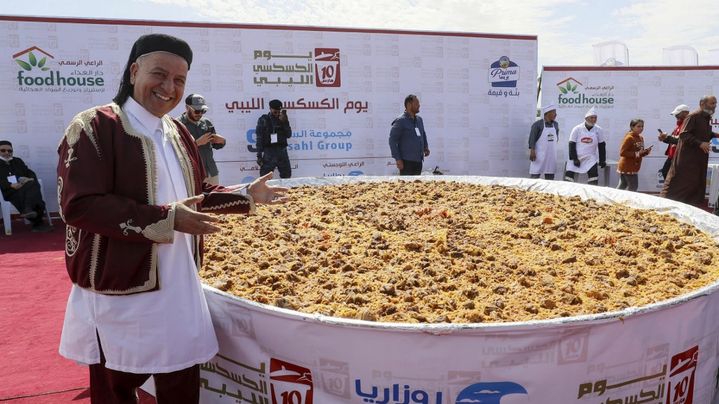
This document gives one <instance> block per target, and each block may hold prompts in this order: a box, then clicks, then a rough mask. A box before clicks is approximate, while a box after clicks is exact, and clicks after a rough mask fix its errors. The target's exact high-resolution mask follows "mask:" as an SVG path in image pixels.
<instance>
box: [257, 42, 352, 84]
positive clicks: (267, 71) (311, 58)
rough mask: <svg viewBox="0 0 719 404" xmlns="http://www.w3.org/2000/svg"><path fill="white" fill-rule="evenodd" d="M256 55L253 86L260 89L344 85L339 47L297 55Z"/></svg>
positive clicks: (262, 52) (263, 51)
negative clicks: (267, 87)
mask: <svg viewBox="0 0 719 404" xmlns="http://www.w3.org/2000/svg"><path fill="white" fill-rule="evenodd" d="M253 55H254V56H253V64H252V71H253V73H254V77H253V83H254V84H255V85H257V86H265V85H275V86H292V87H298V86H313V87H340V86H341V85H342V75H341V74H340V49H339V48H314V50H310V51H307V53H297V54H295V53H293V54H285V53H284V52H279V53H278V52H277V51H272V50H267V49H255V50H254V52H253Z"/></svg>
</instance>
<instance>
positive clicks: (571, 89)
mask: <svg viewBox="0 0 719 404" xmlns="http://www.w3.org/2000/svg"><path fill="white" fill-rule="evenodd" d="M559 91H561V92H562V94H568V93H572V94H577V85H576V84H575V85H572V83H571V82H569V81H568V82H567V85H566V86H565V87H562V86H559Z"/></svg>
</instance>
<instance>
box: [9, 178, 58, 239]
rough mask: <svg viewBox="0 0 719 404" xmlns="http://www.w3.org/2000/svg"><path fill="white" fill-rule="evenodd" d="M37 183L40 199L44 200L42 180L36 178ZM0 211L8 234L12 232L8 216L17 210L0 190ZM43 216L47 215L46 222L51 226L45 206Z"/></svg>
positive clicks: (50, 219)
mask: <svg viewBox="0 0 719 404" xmlns="http://www.w3.org/2000/svg"><path fill="white" fill-rule="evenodd" d="M37 183H38V184H39V185H40V196H42V200H43V201H45V192H44V191H43V186H42V180H41V179H38V180H37ZM0 211H2V221H3V224H4V225H5V234H6V235H8V236H9V235H11V234H12V220H11V219H10V217H11V215H12V213H13V212H17V209H15V207H14V206H13V205H12V203H10V202H8V201H6V200H5V198H3V196H2V192H0ZM17 213H20V212H17ZM45 216H46V217H47V224H48V225H49V226H52V218H51V217H50V211H49V210H47V208H46V209H45Z"/></svg>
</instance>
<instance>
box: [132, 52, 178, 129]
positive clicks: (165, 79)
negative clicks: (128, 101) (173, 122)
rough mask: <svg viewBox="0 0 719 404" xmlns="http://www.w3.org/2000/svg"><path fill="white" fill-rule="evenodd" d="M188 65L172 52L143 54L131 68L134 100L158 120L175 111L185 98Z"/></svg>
mask: <svg viewBox="0 0 719 404" xmlns="http://www.w3.org/2000/svg"><path fill="white" fill-rule="evenodd" d="M187 70H188V68H187V62H186V61H185V59H183V58H181V57H180V56H177V55H175V54H172V53H168V52H153V53H148V54H147V55H143V56H141V57H140V58H138V59H137V61H136V62H135V63H133V64H132V66H131V67H130V82H131V83H132V84H133V85H134V88H133V92H132V98H133V99H135V101H137V102H138V103H139V104H140V105H142V106H143V107H144V108H145V109H146V110H148V111H150V113H152V114H153V115H155V116H157V117H162V116H163V115H165V114H167V113H168V112H170V111H172V109H173V108H175V106H177V104H178V103H179V102H180V100H181V99H182V95H183V93H184V92H185V81H186V80H187Z"/></svg>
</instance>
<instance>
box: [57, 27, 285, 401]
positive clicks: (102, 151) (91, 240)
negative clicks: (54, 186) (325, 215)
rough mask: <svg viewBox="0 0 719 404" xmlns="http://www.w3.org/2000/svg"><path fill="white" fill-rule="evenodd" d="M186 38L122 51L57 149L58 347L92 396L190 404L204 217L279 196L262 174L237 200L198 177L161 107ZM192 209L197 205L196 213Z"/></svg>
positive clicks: (181, 62)
mask: <svg viewBox="0 0 719 404" xmlns="http://www.w3.org/2000/svg"><path fill="white" fill-rule="evenodd" d="M191 62H192V51H191V49H190V47H189V45H188V44H187V43H186V42H185V41H183V40H181V39H178V38H175V37H171V36H167V35H162V34H150V35H144V36H142V37H140V38H139V39H138V40H137V41H136V42H135V44H134V45H133V47H132V50H131V52H130V57H129V59H128V62H127V66H126V68H125V72H124V74H123V77H122V81H121V83H120V88H119V90H118V93H117V95H116V96H115V98H114V100H113V101H114V102H113V103H111V104H109V105H104V106H100V107H95V108H92V109H89V110H87V111H84V112H81V113H79V114H78V115H77V116H76V117H75V118H74V119H73V120H72V122H71V123H70V125H69V127H68V128H67V129H66V131H65V135H64V137H63V139H62V141H61V143H60V146H59V148H58V154H59V161H58V168H57V171H58V198H59V202H60V215H61V217H62V219H63V220H64V221H65V222H66V224H67V230H66V243H65V245H66V247H65V248H66V251H65V253H66V254H65V260H66V264H67V270H68V273H69V275H70V279H71V280H72V283H73V285H72V289H71V291H70V296H69V298H68V303H67V309H66V313H65V322H64V325H63V331H62V337H61V341H60V354H62V355H63V356H64V357H66V358H69V359H72V360H75V361H78V362H81V363H86V364H88V365H90V390H91V399H92V402H93V403H135V402H137V393H136V390H137V387H139V386H140V385H142V384H143V383H144V382H145V381H146V380H147V379H148V378H149V377H150V376H154V380H155V386H156V397H157V402H158V403H197V402H198V401H199V365H198V364H200V363H204V362H206V361H208V360H209V359H211V358H212V357H213V356H214V355H215V354H216V353H217V350H218V345H217V338H216V336H215V332H214V329H213V326H212V321H211V319H210V313H209V310H208V307H207V302H206V301H205V297H204V294H203V291H202V286H201V284H200V280H199V277H198V274H197V271H198V267H199V265H200V260H201V258H202V235H204V234H209V233H214V232H217V231H219V228H218V227H216V226H215V225H214V224H213V223H214V222H217V220H218V219H217V218H215V217H214V216H212V215H208V214H205V213H200V212H198V211H196V210H195V209H198V210H202V211H210V212H224V213H249V212H252V211H253V210H254V204H255V203H274V202H283V201H284V200H285V197H283V196H282V194H283V193H284V191H286V190H285V189H283V188H273V187H268V186H267V185H266V183H265V182H266V181H267V179H269V178H271V174H270V175H268V176H266V177H263V178H261V179H259V180H257V181H255V182H254V183H252V184H251V185H250V186H249V187H248V188H247V189H246V191H247V194H246V195H243V194H242V192H241V190H240V189H238V188H236V187H235V188H233V189H228V188H223V187H219V186H212V185H209V184H207V183H203V182H202V180H203V179H204V178H205V170H204V167H203V165H202V162H201V161H200V155H199V153H198V151H197V147H196V146H195V142H194V139H193V138H192V136H191V135H190V134H189V133H188V132H187V129H186V128H185V127H184V126H183V125H182V124H180V123H179V122H178V121H176V120H174V119H172V118H170V117H169V116H168V115H167V114H168V113H169V112H170V111H171V110H172V109H173V108H174V107H175V106H176V105H177V104H178V103H179V101H180V100H182V96H183V92H184V86H185V81H186V79H187V72H188V70H189V68H190V64H191ZM196 206H197V208H196Z"/></svg>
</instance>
